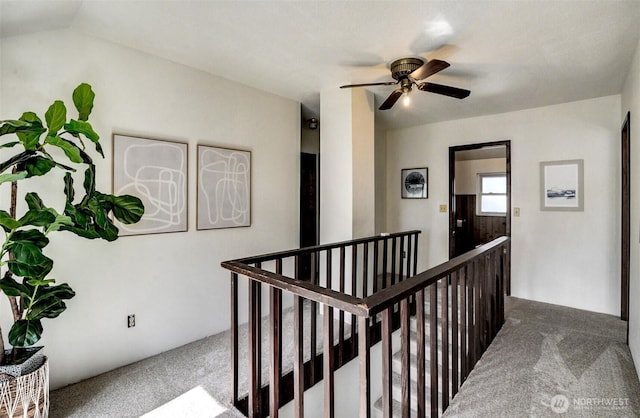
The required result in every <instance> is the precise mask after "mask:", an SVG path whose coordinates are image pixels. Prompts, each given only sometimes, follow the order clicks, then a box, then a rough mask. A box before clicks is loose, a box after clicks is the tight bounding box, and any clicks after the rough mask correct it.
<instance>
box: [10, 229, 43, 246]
mask: <svg viewBox="0 0 640 418" xmlns="http://www.w3.org/2000/svg"><path fill="white" fill-rule="evenodd" d="M10 242H29V243H31V244H33V245H35V246H37V247H38V248H44V247H46V246H47V244H49V238H47V237H45V236H44V234H43V233H42V232H40V231H38V230H37V229H25V230H19V231H16V232H14V233H13V234H11V239H10Z"/></svg>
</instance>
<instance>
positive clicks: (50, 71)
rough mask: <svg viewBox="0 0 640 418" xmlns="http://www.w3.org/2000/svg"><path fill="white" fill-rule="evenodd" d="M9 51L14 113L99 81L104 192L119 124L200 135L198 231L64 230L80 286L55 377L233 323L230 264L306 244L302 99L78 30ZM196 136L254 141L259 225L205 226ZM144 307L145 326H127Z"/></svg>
mask: <svg viewBox="0 0 640 418" xmlns="http://www.w3.org/2000/svg"><path fill="white" fill-rule="evenodd" d="M0 59H1V62H2V67H0V76H1V77H0V78H1V81H0V87H1V88H2V92H3V94H2V96H0V105H1V106H2V107H1V108H2V110H3V115H2V116H3V118H5V117H6V118H17V117H19V116H20V114H21V113H22V111H23V110H25V109H30V110H34V111H36V112H38V113H39V114H43V113H44V112H45V111H46V109H47V107H48V106H49V104H50V103H51V102H52V101H53V100H54V99H59V98H60V99H64V100H65V101H66V102H67V104H68V105H69V107H71V108H72V107H73V104H72V102H71V92H72V90H73V88H74V87H75V86H76V85H77V84H79V83H80V82H88V83H89V84H91V85H92V86H93V88H94V91H95V92H96V101H95V107H94V113H93V115H92V117H91V121H92V123H93V125H94V128H95V129H96V131H97V132H99V133H100V134H101V136H102V141H103V146H104V149H105V154H106V158H105V160H104V161H99V162H98V165H99V166H98V179H97V181H98V187H99V188H100V189H102V190H105V191H110V190H111V148H112V147H111V134H112V132H117V133H127V134H134V135H140V136H145V137H151V138H164V139H173V140H177V141H182V142H188V144H189V173H188V174H189V178H188V183H189V231H188V232H184V233H172V234H157V235H147V236H134V237H123V238H120V239H119V240H118V241H116V242H114V243H106V242H101V241H87V240H82V239H80V238H77V237H75V236H73V235H71V234H65V233H60V234H58V235H57V236H55V237H52V238H53V239H52V244H51V245H50V247H49V248H48V254H50V256H52V258H53V259H54V260H56V264H55V268H54V272H53V273H54V276H53V277H55V278H57V279H58V280H59V281H67V282H68V283H69V284H70V285H71V286H72V287H73V288H74V289H75V290H76V292H77V296H76V297H75V298H74V299H72V300H70V301H69V303H68V309H67V311H66V312H65V313H63V314H62V316H61V317H60V318H58V319H56V320H55V321H51V320H45V333H44V338H43V339H42V341H41V342H42V343H43V344H44V345H45V346H46V354H47V355H48V356H49V358H50V360H51V386H52V388H56V387H60V386H62V385H66V384H69V383H72V382H76V381H78V380H81V379H84V378H87V377H89V376H93V375H96V374H99V373H101V372H104V371H106V370H110V369H113V368H115V367H118V366H121V365H124V364H127V363H131V362H133V361H136V360H139V359H142V358H145V357H148V356H150V355H153V354H156V353H159V352H162V351H165V350H168V349H170V348H173V347H176V346H180V345H182V344H185V343H187V342H190V341H194V340H197V339H200V338H203V337H205V336H208V335H211V334H215V333H217V332H220V331H222V330H224V329H228V328H229V273H228V272H227V271H225V270H223V269H222V268H221V267H220V262H221V261H223V260H227V259H231V258H237V257H240V256H247V255H251V254H258V253H264V252H271V251H275V250H283V249H289V248H294V247H297V246H298V229H299V226H298V216H299V215H298V201H299V196H298V193H299V192H298V188H299V186H298V179H299V164H300V163H299V152H300V109H299V104H298V103H296V102H293V101H290V100H287V99H283V98H280V97H277V96H274V95H272V94H268V93H264V92H261V91H258V90H255V89H252V88H249V87H246V86H242V85H239V84H237V83H233V82H230V81H227V80H224V79H221V78H217V77H213V76H210V75H208V74H205V73H203V72H200V71H196V70H193V69H190V68H188V67H185V66H181V65H177V64H174V63H171V62H169V61H165V60H162V59H159V58H156V57H153V56H150V55H146V54H144V53H140V52H137V51H135V50H132V49H127V48H124V47H120V46H117V45H115V44H111V43H106V42H103V41H99V40H96V39H93V38H89V37H86V36H83V35H80V34H78V33H75V32H72V31H59V32H48V33H39V34H35V35H29V36H20V37H15V38H6V39H4V40H3V41H2V55H1V57H0ZM197 143H202V144H210V145H221V146H226V147H236V148H242V149H248V150H251V152H252V216H251V218H252V225H251V227H250V228H234V229H224V230H209V231H196V230H195V208H196V205H195V196H196V170H195V168H196V160H195V155H196V144H197ZM42 189H49V190H51V192H49V191H47V190H44V191H43V194H44V196H43V197H44V198H45V201H46V199H47V196H48V195H49V196H51V195H53V194H57V193H58V192H60V191H61V183H57V182H56V183H55V184H48V185H45V186H43V187H42ZM54 191H55V193H54ZM0 192H1V193H2V196H4V197H3V198H2V201H4V202H6V200H5V199H6V198H8V197H7V194H6V190H0ZM59 210H60V211H62V208H59ZM1 307H2V308H1V309H2V312H1V314H2V316H3V318H6V317H7V316H8V315H9V314H8V308H7V304H6V303H4V302H2V305H1ZM132 313H134V314H136V320H137V323H136V327H135V328H131V329H127V327H126V317H127V314H132ZM6 324H7V322H6V321H3V325H5V329H4V331H5V335H6V332H7V326H6Z"/></svg>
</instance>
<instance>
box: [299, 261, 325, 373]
mask: <svg viewBox="0 0 640 418" xmlns="http://www.w3.org/2000/svg"><path fill="white" fill-rule="evenodd" d="M296 258H297V257H296ZM319 258H320V257H319V254H318V253H316V252H315V251H314V252H312V253H311V268H312V270H311V283H312V284H315V285H317V286H320V279H319V277H318V270H319V265H320V264H319V263H320V260H319ZM296 271H297V269H296ZM309 303H310V306H309V324H310V330H309V334H310V335H309V340H310V341H309V350H310V351H311V359H315V358H316V354H317V353H316V352H317V346H318V328H317V325H316V318H317V317H318V303H317V302H315V301H310V302H309ZM312 364H315V363H312ZM315 371H316V368H315V367H313V366H312V367H311V368H310V369H309V378H310V379H311V381H312V382H313V381H315Z"/></svg>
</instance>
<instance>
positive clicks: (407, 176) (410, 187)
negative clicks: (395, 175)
mask: <svg viewBox="0 0 640 418" xmlns="http://www.w3.org/2000/svg"><path fill="white" fill-rule="evenodd" d="M428 174H429V169H428V168H404V169H402V184H401V186H400V187H401V190H402V193H401V197H402V198H403V199H426V198H428V197H429V177H428Z"/></svg>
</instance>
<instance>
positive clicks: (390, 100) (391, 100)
mask: <svg viewBox="0 0 640 418" xmlns="http://www.w3.org/2000/svg"><path fill="white" fill-rule="evenodd" d="M402 93H404V92H403V91H402V89H397V90H394V91H393V92H392V93H391V94H390V95H389V97H387V100H385V101H384V103H382V105H380V107H379V109H380V110H388V109H391V108H392V107H393V105H394V104H396V102H397V101H398V99H399V98H400V96H402Z"/></svg>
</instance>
